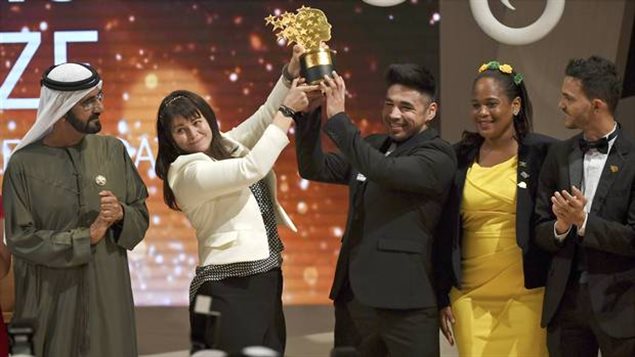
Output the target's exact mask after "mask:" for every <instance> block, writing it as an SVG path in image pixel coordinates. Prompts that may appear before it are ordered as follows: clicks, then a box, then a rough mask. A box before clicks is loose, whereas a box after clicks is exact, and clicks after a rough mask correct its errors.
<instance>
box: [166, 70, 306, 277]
mask: <svg viewBox="0 0 635 357" xmlns="http://www.w3.org/2000/svg"><path fill="white" fill-rule="evenodd" d="M288 91H289V89H288V88H287V87H286V85H285V84H284V83H283V80H282V78H281V79H280V80H278V83H276V85H275V87H274V88H273V90H272V92H271V94H269V97H268V98H267V101H266V102H265V103H264V104H263V105H262V106H260V108H259V109H258V110H257V111H256V112H255V113H254V114H253V115H252V116H251V117H249V118H248V119H247V120H245V121H244V122H242V123H241V124H240V125H238V126H237V127H235V128H234V129H232V130H231V131H229V132H227V133H224V134H223V136H224V137H225V138H226V139H227V140H228V141H230V142H231V143H233V144H235V145H237V146H238V148H239V150H240V151H239V153H240V156H241V157H238V158H232V159H226V160H215V159H213V158H211V157H209V156H207V155H206V154H204V153H195V154H189V155H181V156H179V157H178V158H177V159H176V160H175V161H174V162H173V163H172V165H171V166H170V170H169V171H168V184H169V185H170V188H172V191H173V192H174V197H175V198H176V202H177V204H178V205H179V208H180V209H181V210H182V211H183V213H185V215H186V216H187V218H188V219H189V220H190V223H191V224H192V226H193V227H194V229H195V230H196V238H197V240H198V254H199V262H200V263H199V264H200V265H201V266H204V265H210V264H214V265H218V264H230V263H237V262H246V261H255V260H261V259H266V258H268V257H269V242H268V239H267V232H266V229H265V224H264V221H263V219H262V215H261V213H260V208H259V207H258V202H256V198H255V197H254V195H253V194H252V193H251V190H250V189H249V186H250V185H252V184H254V183H256V182H258V181H259V180H261V179H263V178H264V179H265V182H266V183H267V186H268V188H269V191H270V192H271V194H272V198H273V204H274V212H275V214H276V221H277V222H278V223H279V224H280V223H282V224H284V225H286V226H287V227H289V228H290V229H291V230H293V231H294V232H297V229H296V227H295V226H294V224H293V222H292V221H291V219H290V218H289V216H288V215H287V213H286V212H285V211H284V209H283V208H282V207H281V206H280V204H279V203H278V200H277V197H276V176H275V173H274V172H273V170H272V168H273V165H274V163H275V162H276V159H277V158H278V156H279V155H280V153H281V152H282V150H283V149H284V148H285V146H287V144H289V138H288V137H287V134H286V133H285V132H283V130H282V129H280V128H279V127H277V126H275V125H271V122H272V120H273V117H274V116H275V114H276V112H277V111H278V108H279V107H280V104H282V100H283V99H284V97H285V96H286V94H287V92H288Z"/></svg>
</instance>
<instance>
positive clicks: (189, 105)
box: [155, 90, 232, 210]
mask: <svg viewBox="0 0 635 357" xmlns="http://www.w3.org/2000/svg"><path fill="white" fill-rule="evenodd" d="M179 116H180V117H183V118H186V119H189V120H194V119H197V118H200V117H203V118H205V120H206V121H207V124H209V127H210V128H211V129H212V143H211V145H210V148H209V150H208V152H206V154H207V155H209V156H210V157H213V158H214V159H217V160H224V159H228V158H230V157H232V156H231V152H229V150H228V148H227V145H226V143H225V140H224V139H223V137H222V135H221V133H220V130H219V128H218V123H217V122H216V115H215V114H214V110H212V108H211V107H210V106H209V104H207V102H206V101H205V99H203V98H202V97H201V96H200V95H198V94H196V93H192V92H190V91H186V90H177V91H174V92H172V93H170V94H168V96H167V97H165V98H163V101H161V105H159V112H158V114H157V138H158V142H159V152H158V153H157V159H156V164H155V172H156V174H157V176H158V177H159V178H160V179H161V180H163V200H164V201H165V203H166V204H167V205H168V207H170V208H172V209H174V210H179V207H178V205H177V204H176V199H175V198H174V192H172V189H171V188H170V185H169V184H168V170H169V169H170V165H171V164H172V163H173V162H174V160H176V158H177V157H179V155H183V154H187V153H186V152H183V151H182V150H180V149H179V147H178V146H177V145H176V143H175V142H174V140H173V139H172V134H171V130H172V119H174V118H175V117H179Z"/></svg>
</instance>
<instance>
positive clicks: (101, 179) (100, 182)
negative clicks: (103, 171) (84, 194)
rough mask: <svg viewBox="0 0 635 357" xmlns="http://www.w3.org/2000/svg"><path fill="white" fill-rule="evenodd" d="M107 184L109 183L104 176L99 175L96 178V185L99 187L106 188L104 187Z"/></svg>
mask: <svg viewBox="0 0 635 357" xmlns="http://www.w3.org/2000/svg"><path fill="white" fill-rule="evenodd" d="M106 182H107V181H106V177H104V176H102V175H97V176H96V177H95V183H96V184H97V185H98V186H104V185H106Z"/></svg>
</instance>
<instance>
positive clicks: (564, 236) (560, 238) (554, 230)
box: [553, 223, 571, 242]
mask: <svg viewBox="0 0 635 357" xmlns="http://www.w3.org/2000/svg"><path fill="white" fill-rule="evenodd" d="M569 232H571V227H569V229H567V231H566V232H564V233H562V234H558V233H557V232H556V224H555V223H554V224H553V237H554V238H555V239H556V240H557V241H558V242H562V241H563V240H564V239H565V238H566V237H567V235H568V234H569Z"/></svg>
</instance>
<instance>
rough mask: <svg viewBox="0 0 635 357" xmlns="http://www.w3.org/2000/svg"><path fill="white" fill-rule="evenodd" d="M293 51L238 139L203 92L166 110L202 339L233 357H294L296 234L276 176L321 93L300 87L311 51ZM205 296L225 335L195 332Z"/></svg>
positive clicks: (172, 178)
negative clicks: (288, 325)
mask: <svg viewBox="0 0 635 357" xmlns="http://www.w3.org/2000/svg"><path fill="white" fill-rule="evenodd" d="M293 52H294V54H293V56H292V58H291V61H290V62H289V64H288V65H287V66H285V67H284V68H283V76H282V77H281V78H280V80H278V82H277V84H276V85H275V86H274V88H273V90H272V92H271V94H269V97H268V98H267V100H266V102H265V103H264V104H263V105H262V106H260V108H259V109H258V110H257V111H256V112H255V113H254V114H253V115H252V116H251V117H249V118H248V119H247V120H245V121H244V122H242V123H241V124H240V125H238V126H237V127H235V128H233V129H232V130H230V131H229V132H226V133H221V132H220V131H219V128H218V124H217V122H216V116H215V114H214V111H213V110H212V109H211V108H210V106H209V105H208V104H207V103H206V102H205V100H204V99H203V98H201V97H200V96H199V95H197V94H195V93H192V92H188V91H184V90H179V91H175V92H172V93H171V94H169V95H168V96H167V97H165V99H163V101H162V102H161V105H160V106H159V112H158V119H157V135H158V141H159V152H158V155H157V161H156V172H157V176H158V177H159V178H161V179H162V180H163V196H164V200H165V202H166V204H167V205H168V206H169V207H170V208H172V209H175V210H181V211H183V213H185V215H186V216H187V217H188V219H189V221H190V223H191V224H192V227H194V229H195V230H196V238H197V240H198V253H199V267H198V268H197V269H196V275H195V277H194V279H193V281H192V285H191V287H190V322H191V323H192V326H191V328H192V335H193V336H195V335H198V336H204V339H205V344H206V345H208V346H215V347H217V348H220V349H222V350H225V351H227V352H230V353H236V352H239V351H240V350H241V349H242V348H244V347H246V346H266V347H270V348H273V349H275V350H277V351H279V352H280V353H284V348H285V341H286V331H285V323H284V315H283V314H282V272H281V270H280V267H281V264H282V256H281V252H282V250H283V245H282V242H281V240H280V237H279V235H278V231H277V228H276V227H277V224H284V225H286V226H287V227H289V228H290V229H291V230H293V231H296V228H295V226H294V225H293V222H291V219H289V216H288V215H287V214H286V213H285V211H284V209H283V208H282V207H281V206H280V205H279V204H278V201H277V199H276V178H275V174H274V172H273V170H272V168H273V165H274V163H275V161H276V159H277V158H278V156H279V155H280V153H281V152H282V150H283V149H284V148H285V147H286V146H287V144H288V143H289V139H288V138H287V135H286V134H287V131H288V129H289V128H290V127H291V125H292V124H293V117H294V116H295V113H297V112H300V111H304V110H305V109H306V108H307V106H308V103H309V98H308V95H313V94H314V93H316V90H317V88H318V87H317V86H307V85H303V84H302V81H301V80H299V79H298V78H297V77H298V75H299V71H300V68H299V61H298V58H299V55H300V54H301V53H302V52H303V49H302V48H301V47H299V46H296V47H294V51H293ZM317 94H319V91H317ZM198 295H207V296H211V297H212V310H213V311H218V312H220V313H221V318H220V329H219V335H218V336H215V334H214V331H200V330H201V329H205V327H204V326H203V327H200V326H198V325H197V324H194V323H193V322H194V314H193V303H194V301H195V298H196V296H198Z"/></svg>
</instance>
